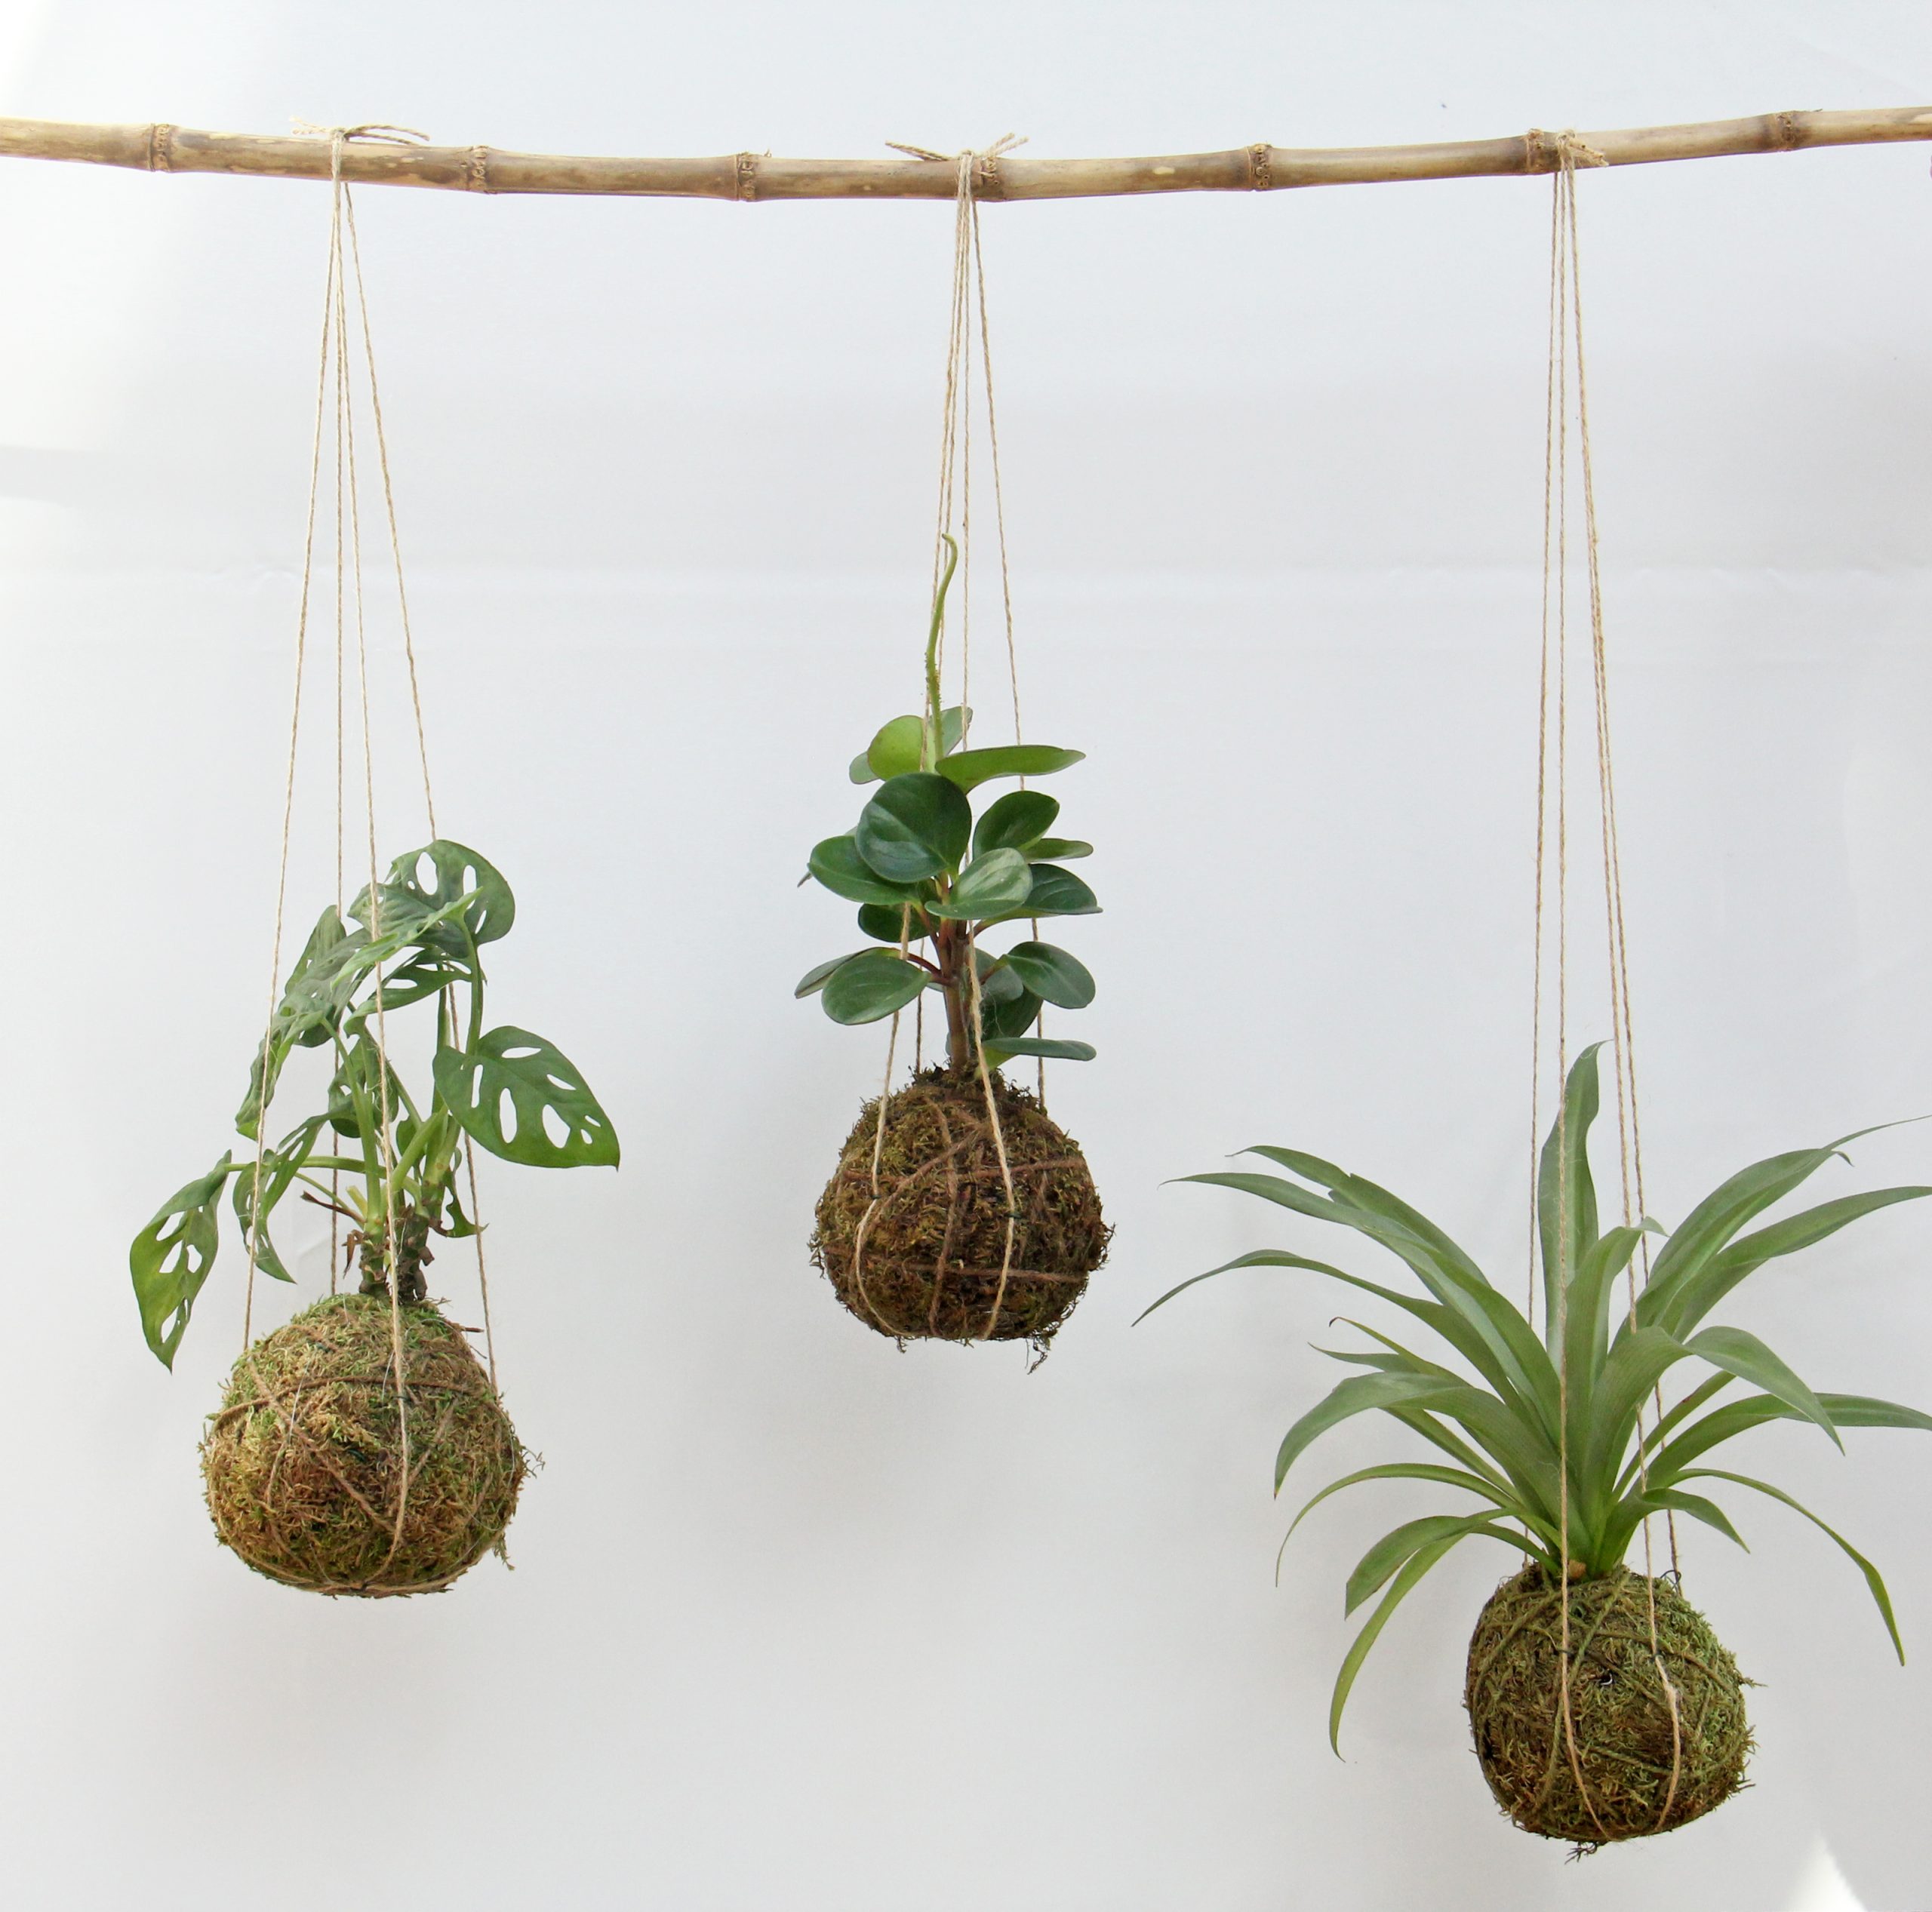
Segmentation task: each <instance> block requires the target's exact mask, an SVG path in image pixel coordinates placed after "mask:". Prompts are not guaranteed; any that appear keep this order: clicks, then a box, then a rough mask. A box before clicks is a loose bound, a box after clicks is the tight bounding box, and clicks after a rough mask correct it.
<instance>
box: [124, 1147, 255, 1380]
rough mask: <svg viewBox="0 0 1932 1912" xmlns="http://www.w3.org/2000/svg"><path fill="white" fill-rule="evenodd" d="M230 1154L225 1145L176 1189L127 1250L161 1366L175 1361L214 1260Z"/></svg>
mask: <svg viewBox="0 0 1932 1912" xmlns="http://www.w3.org/2000/svg"><path fill="white" fill-rule="evenodd" d="M233 1160H234V1157H233V1154H232V1151H226V1150H224V1151H223V1154H222V1157H221V1160H220V1161H218V1162H217V1163H215V1165H214V1167H213V1168H211V1170H209V1171H208V1173H207V1174H206V1175H205V1176H202V1177H201V1178H200V1179H199V1180H198V1181H195V1182H189V1183H187V1184H186V1185H185V1186H184V1187H183V1188H179V1189H177V1190H176V1191H175V1192H174V1194H172V1195H171V1196H170V1197H168V1200H166V1201H165V1202H163V1203H162V1205H161V1207H160V1208H159V1209H158V1210H157V1211H156V1213H155V1218H154V1219H153V1220H152V1222H149V1224H148V1225H147V1226H146V1228H143V1230H142V1231H140V1234H137V1236H135V1237H134V1246H132V1247H131V1248H130V1249H129V1250H128V1271H129V1272H130V1273H131V1274H132V1275H133V1276H134V1299H135V1300H136V1302H138V1303H139V1305H140V1311H141V1333H143V1335H144V1336H146V1338H147V1344H148V1346H149V1348H151V1349H152V1350H153V1351H154V1354H155V1358H156V1359H157V1360H158V1361H159V1362H160V1363H161V1364H162V1366H164V1367H168V1368H171V1367H173V1366H174V1351H175V1350H176V1349H177V1348H179V1347H180V1345H181V1337H182V1336H183V1334H185V1333H186V1332H187V1328H188V1320H189V1316H190V1315H192V1314H193V1313H194V1311H195V1296H197V1295H198V1294H199V1293H201V1292H202V1283H203V1282H205V1281H206V1280H207V1279H208V1270H209V1269H210V1268H212V1267H213V1266H214V1258H215V1251H216V1250H217V1248H218V1247H219V1246H220V1240H221V1223H220V1219H219V1216H218V1210H219V1205H220V1200H221V1185H222V1184H223V1182H225V1181H226V1179H227V1178H228V1173H229V1165H230V1163H232V1161H233Z"/></svg>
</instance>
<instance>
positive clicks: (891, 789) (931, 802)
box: [853, 770, 973, 902]
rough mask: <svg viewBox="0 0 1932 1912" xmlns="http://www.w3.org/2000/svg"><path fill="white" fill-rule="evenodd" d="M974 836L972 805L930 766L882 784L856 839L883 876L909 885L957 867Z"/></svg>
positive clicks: (861, 817)
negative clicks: (935, 773) (930, 768)
mask: <svg viewBox="0 0 1932 1912" xmlns="http://www.w3.org/2000/svg"><path fill="white" fill-rule="evenodd" d="M972 834H973V806H972V805H971V804H969V803H968V801H966V798H965V796H964V793H963V792H961V791H960V790H959V789H958V788H957V787H956V786H955V785H953V784H952V783H950V782H948V781H947V780H946V778H944V777H943V776H934V774H933V773H932V772H931V771H930V770H915V771H913V772H912V774H911V775H909V776H895V777H892V778H890V779H888V781H887V782H885V783H884V785H882V786H881V788H880V790H879V792H878V795H877V796H875V798H873V799H872V801H871V802H870V803H869V804H866V807H865V808H864V809H863V810H861V811H860V813H859V827H858V828H857V830H855V831H854V832H853V837H854V841H855V842H856V843H857V845H858V850H859V854H860V856H862V857H863V858H864V859H865V860H866V863H867V864H868V865H869V866H870V868H872V870H873V871H875V873H876V874H877V875H880V876H882V877H883V878H884V879H885V880H886V881H887V882H888V883H898V884H907V883H917V882H919V881H921V880H922V879H923V878H927V877H931V876H943V875H949V874H950V873H951V872H952V871H954V870H956V869H957V868H958V867H959V864H960V860H961V858H963V857H964V856H965V854H966V846H967V844H968V841H969V840H970V839H971V836H972ZM859 900H860V901H868V902H869V901H879V900H883V899H876V898H861V899H859Z"/></svg>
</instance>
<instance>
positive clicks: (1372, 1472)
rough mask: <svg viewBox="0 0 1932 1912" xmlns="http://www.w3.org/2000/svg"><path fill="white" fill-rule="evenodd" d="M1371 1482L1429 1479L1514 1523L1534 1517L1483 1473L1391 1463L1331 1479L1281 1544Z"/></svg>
mask: <svg viewBox="0 0 1932 1912" xmlns="http://www.w3.org/2000/svg"><path fill="white" fill-rule="evenodd" d="M1369 1480H1427V1481H1431V1482H1432V1483H1434V1484H1435V1485H1436V1486H1439V1487H1460V1489H1462V1490H1463V1492H1465V1493H1470V1494H1474V1495H1476V1496H1477V1497H1478V1499H1482V1500H1486V1501H1487V1502H1489V1503H1490V1504H1491V1506H1493V1507H1494V1508H1495V1509H1496V1511H1497V1512H1498V1513H1500V1514H1503V1515H1505V1516H1506V1517H1508V1518H1509V1519H1510V1520H1524V1521H1527V1520H1529V1519H1530V1515H1529V1514H1528V1513H1527V1511H1526V1510H1525V1509H1524V1508H1522V1507H1521V1505H1519V1504H1518V1502H1517V1501H1516V1499H1515V1497H1514V1496H1513V1495H1511V1494H1510V1493H1509V1492H1508V1491H1507V1490H1506V1489H1504V1488H1502V1487H1500V1486H1498V1485H1497V1483H1496V1482H1494V1480H1487V1479H1486V1478H1484V1476H1482V1475H1481V1474H1472V1473H1471V1472H1469V1470H1468V1469H1467V1468H1453V1467H1437V1466H1436V1465H1434V1464H1433V1463H1432V1462H1429V1461H1389V1462H1384V1463H1383V1465H1381V1466H1380V1467H1365V1468H1358V1469H1357V1470H1356V1471H1355V1472H1354V1473H1353V1474H1343V1476H1342V1477H1341V1479H1340V1480H1331V1481H1330V1482H1329V1483H1328V1484H1327V1486H1325V1487H1324V1488H1322V1489H1321V1491H1320V1492H1318V1493H1315V1494H1312V1495H1309V1498H1308V1499H1306V1500H1305V1501H1304V1502H1302V1505H1301V1510H1300V1512H1299V1513H1297V1514H1296V1516H1295V1517H1294V1519H1293V1520H1291V1521H1290V1522H1289V1523H1288V1531H1287V1534H1286V1535H1284V1536H1283V1539H1282V1543H1281V1544H1282V1545H1284V1547H1285V1546H1286V1545H1287V1542H1289V1541H1290V1540H1291V1539H1294V1531H1295V1529H1296V1528H1297V1527H1298V1526H1300V1525H1301V1523H1302V1522H1303V1520H1306V1518H1307V1517H1308V1516H1309V1514H1311V1513H1312V1511H1314V1510H1315V1508H1318V1507H1319V1506H1320V1505H1321V1503H1322V1502H1324V1501H1325V1500H1327V1499H1330V1498H1331V1496H1332V1495H1336V1494H1339V1493H1340V1492H1342V1491H1343V1489H1345V1488H1349V1487H1358V1486H1361V1484H1362V1483H1364V1481H1369ZM1519 1538H1520V1536H1519Z"/></svg>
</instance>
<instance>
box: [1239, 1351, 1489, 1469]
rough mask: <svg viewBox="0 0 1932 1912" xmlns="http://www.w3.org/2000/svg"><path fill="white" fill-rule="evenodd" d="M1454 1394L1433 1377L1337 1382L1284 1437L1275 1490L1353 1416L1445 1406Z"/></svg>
mask: <svg viewBox="0 0 1932 1912" xmlns="http://www.w3.org/2000/svg"><path fill="white" fill-rule="evenodd" d="M1455 1391H1456V1384H1455V1383H1454V1382H1447V1381H1442V1380H1439V1379H1436V1378H1435V1376H1431V1375H1421V1374H1358V1375H1354V1376H1351V1377H1350V1378H1349V1379H1348V1380H1346V1381H1341V1382H1337V1383H1336V1385H1335V1386H1334V1388H1331V1390H1330V1391H1329V1392H1328V1393H1327V1394H1326V1395H1324V1397H1322V1398H1321V1400H1318V1401H1317V1402H1316V1403H1315V1405H1314V1406H1312V1407H1311V1408H1310V1409H1309V1410H1308V1412H1306V1414H1304V1415H1303V1416H1302V1417H1301V1418H1300V1420H1298V1421H1297V1422H1296V1423H1295V1424H1294V1426H1293V1427H1291V1428H1289V1430H1288V1431H1287V1433H1286V1434H1284V1435H1283V1436H1282V1437H1281V1447H1280V1449H1278V1451H1277V1452H1276V1454H1275V1492H1277V1493H1279V1492H1281V1483H1282V1482H1283V1481H1284V1480H1287V1477H1288V1470H1289V1468H1291V1467H1293V1466H1294V1464H1295V1462H1297V1460H1298V1459H1300V1457H1301V1456H1302V1454H1303V1452H1305V1451H1306V1449H1308V1448H1309V1446H1312V1444H1313V1443H1315V1441H1316V1440H1319V1439H1320V1438H1321V1436H1322V1435H1323V1434H1326V1433H1327V1431H1328V1430H1329V1429H1330V1428H1333V1427H1337V1426H1339V1425H1340V1424H1341V1423H1342V1422H1344V1421H1346V1420H1348V1419H1349V1418H1350V1417H1351V1416H1354V1415H1357V1414H1369V1413H1373V1412H1374V1411H1375V1409H1377V1408H1379V1407H1432V1408H1441V1407H1446V1406H1447V1403H1448V1402H1449V1400H1450V1399H1451V1397H1452V1396H1453V1395H1454V1393H1455Z"/></svg>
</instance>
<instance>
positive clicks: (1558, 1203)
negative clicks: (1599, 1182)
mask: <svg viewBox="0 0 1932 1912" xmlns="http://www.w3.org/2000/svg"><path fill="white" fill-rule="evenodd" d="M1601 1047H1603V1045H1602V1044H1601V1043H1592V1044H1590V1046H1589V1047H1588V1048H1587V1049H1586V1050H1583V1053H1581V1054H1580V1055H1579V1056H1577V1059H1576V1061H1575V1062H1574V1063H1573V1064H1571V1068H1570V1075H1569V1079H1568V1080H1567V1081H1566V1082H1565V1083H1564V1085H1563V1105H1562V1108H1561V1112H1560V1114H1559V1115H1558V1118H1557V1120H1555V1121H1554V1122H1552V1124H1550V1130H1549V1140H1548V1141H1546V1142H1545V1143H1544V1144H1543V1155H1542V1158H1541V1160H1540V1163H1539V1164H1538V1167H1537V1228H1538V1231H1539V1232H1540V1234H1541V1236H1542V1240H1543V1319H1544V1320H1545V1321H1546V1323H1548V1324H1549V1334H1550V1336H1551V1345H1552V1348H1553V1347H1554V1346H1555V1334H1556V1323H1558V1322H1559V1321H1561V1320H1563V1319H1564V1314H1565V1309H1564V1301H1563V1296H1562V1290H1563V1288H1564V1285H1565V1284H1566V1283H1567V1282H1568V1281H1569V1280H1570V1279H1571V1277H1572V1276H1573V1275H1574V1274H1575V1273H1576V1271H1577V1269H1578V1268H1580V1266H1581V1265H1582V1262H1583V1256H1584V1254H1585V1253H1586V1251H1587V1250H1589V1246H1590V1245H1591V1243H1592V1242H1594V1241H1595V1240H1596V1238H1597V1191H1596V1184H1595V1182H1593V1181H1592V1179H1590V1151H1589V1142H1590V1124H1592V1122H1594V1121H1595V1120H1596V1117H1597V1106H1598V1088H1597V1051H1598V1050H1599V1049H1601Z"/></svg>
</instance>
